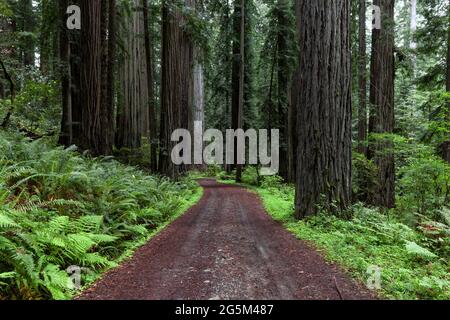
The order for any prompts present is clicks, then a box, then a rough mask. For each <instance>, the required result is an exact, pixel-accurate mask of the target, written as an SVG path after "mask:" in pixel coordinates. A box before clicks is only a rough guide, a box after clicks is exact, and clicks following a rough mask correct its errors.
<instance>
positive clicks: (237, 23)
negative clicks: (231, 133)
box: [231, 0, 245, 182]
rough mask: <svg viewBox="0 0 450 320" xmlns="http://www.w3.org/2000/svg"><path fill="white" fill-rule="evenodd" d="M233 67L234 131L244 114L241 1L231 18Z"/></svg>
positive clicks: (238, 177)
mask: <svg viewBox="0 0 450 320" xmlns="http://www.w3.org/2000/svg"><path fill="white" fill-rule="evenodd" d="M233 30H234V41H233V67H232V107H231V122H232V128H233V129H234V130H238V129H242V128H243V113H244V110H243V109H244V83H245V79H244V77H245V66H244V64H245V3H244V1H243V0H235V1H234V18H233ZM237 159H238V155H237V144H236V143H235V148H234V164H235V165H234V166H233V168H236V181H237V182H240V181H241V180H242V165H238V164H237Z"/></svg>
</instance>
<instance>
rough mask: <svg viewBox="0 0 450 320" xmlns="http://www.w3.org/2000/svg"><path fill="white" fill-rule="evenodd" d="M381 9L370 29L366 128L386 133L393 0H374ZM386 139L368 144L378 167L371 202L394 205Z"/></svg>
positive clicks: (390, 115) (389, 126) (390, 122)
mask: <svg viewBox="0 0 450 320" xmlns="http://www.w3.org/2000/svg"><path fill="white" fill-rule="evenodd" d="M374 5H377V6H379V7H380V9H381V29H373V34H372V57H371V70H370V72H371V76H370V78H371V79H370V82H371V83H370V105H371V109H370V117H369V132H370V133H375V134H390V133H393V131H394V1H392V0H375V1H374ZM389 140H390V139H389V138H387V139H384V138H381V139H380V137H378V138H376V139H375V141H374V142H373V143H371V145H370V148H369V157H371V158H374V159H375V162H376V164H377V165H378V168H379V177H378V178H379V179H378V186H379V190H378V192H377V196H376V199H374V200H375V204H376V205H379V206H381V207H385V208H393V207H394V206H395V164H394V155H393V150H392V147H393V146H392V142H390V141H389Z"/></svg>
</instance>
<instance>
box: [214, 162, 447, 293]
mask: <svg viewBox="0 0 450 320" xmlns="http://www.w3.org/2000/svg"><path fill="white" fill-rule="evenodd" d="M416 165H417V163H414V166H416ZM425 173H426V172H423V171H422V174H425ZM409 174H410V175H412V173H411V172H409ZM212 175H216V176H217V177H218V178H219V179H221V180H222V181H223V182H226V183H230V182H232V181H233V180H231V177H232V176H230V175H227V174H226V173H224V172H212ZM255 177H256V174H255V170H254V168H248V169H247V170H246V171H245V172H244V176H243V180H244V185H245V186H247V187H249V188H250V189H251V190H254V191H255V192H257V193H258V194H259V196H260V197H261V199H262V201H263V203H264V206H265V208H266V210H267V211H268V213H270V214H271V215H272V217H273V218H274V219H275V220H277V221H279V222H280V223H282V224H283V225H284V226H285V227H286V228H287V229H288V230H289V231H290V232H292V233H293V234H294V235H295V236H297V237H298V238H299V239H301V240H306V241H308V242H309V243H311V244H312V245H313V246H314V247H316V248H318V250H319V251H320V252H322V254H323V256H324V257H325V258H326V259H328V260H330V261H333V262H337V263H338V264H340V265H341V266H342V267H344V268H345V269H346V270H347V271H348V272H349V273H350V274H352V275H353V276H354V277H355V278H357V279H358V280H360V281H361V282H362V283H367V281H368V279H369V277H370V276H371V274H370V273H368V271H370V270H375V269H378V270H380V271H381V273H380V274H381V282H380V285H381V289H380V290H379V291H378V292H377V293H378V294H379V295H380V296H381V297H385V298H390V299H450V273H449V271H450V268H449V267H450V264H449V257H450V255H449V248H450V227H449V225H448V222H447V224H446V223H445V219H446V217H448V215H449V211H448V209H445V208H442V209H441V211H442V217H441V219H440V221H434V220H432V219H431V218H432V217H436V215H437V213H430V214H429V216H430V217H431V218H429V217H427V216H424V215H421V214H416V218H415V219H414V220H411V219H410V216H411V215H413V214H412V213H411V212H409V213H403V212H402V211H401V210H403V207H402V208H399V209H396V210H392V211H389V212H380V210H378V209H375V208H370V207H365V206H363V205H362V204H361V203H357V204H355V205H354V206H353V207H352V208H350V209H349V212H348V213H346V214H345V215H344V216H345V217H336V216H334V215H331V214H328V213H327V212H322V213H321V214H319V215H318V216H315V217H311V218H309V219H306V220H302V221H298V220H296V219H295V217H294V205H293V204H294V197H295V190H294V187H293V186H290V185H286V184H283V183H281V179H280V178H278V177H267V178H262V179H261V181H260V182H259V183H257V181H256V178H255ZM408 177H409V176H408ZM416 182H417V183H420V181H416ZM405 183H407V186H408V187H411V181H410V180H409V178H408V181H407V182H405ZM405 197H408V198H409V199H410V198H411V194H406V195H405ZM399 201H400V203H402V202H403V201H405V199H399ZM411 202H412V200H410V203H409V205H410V206H413V204H414V203H411ZM444 210H446V211H444ZM405 216H406V218H405ZM410 221H414V223H408V222H410Z"/></svg>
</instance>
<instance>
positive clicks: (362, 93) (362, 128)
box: [358, 0, 367, 155]
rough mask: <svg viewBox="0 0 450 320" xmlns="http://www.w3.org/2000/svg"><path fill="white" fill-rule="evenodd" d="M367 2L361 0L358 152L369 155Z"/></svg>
mask: <svg viewBox="0 0 450 320" xmlns="http://www.w3.org/2000/svg"><path fill="white" fill-rule="evenodd" d="M366 61H367V58H366V0H359V109H358V152H359V153H362V154H365V155H367V146H366V143H367V72H366V63H367V62H366Z"/></svg>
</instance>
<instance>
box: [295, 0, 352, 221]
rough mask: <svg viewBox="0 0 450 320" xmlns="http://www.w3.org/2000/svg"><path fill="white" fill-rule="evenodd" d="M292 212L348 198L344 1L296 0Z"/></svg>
mask: <svg viewBox="0 0 450 320" xmlns="http://www.w3.org/2000/svg"><path fill="white" fill-rule="evenodd" d="M298 1H299V6H300V8H299V14H300V16H299V19H300V22H301V28H300V61H299V62H300V63H299V68H300V80H299V83H298V89H299V96H298V101H297V105H298V123H297V130H298V159H297V168H298V175H297V178H296V180H297V181H296V216H297V218H304V217H307V216H310V215H314V214H316V213H317V212H318V206H319V205H320V206H321V207H322V208H325V209H329V210H335V209H336V210H342V209H345V208H346V207H347V206H348V205H349V204H350V201H351V151H352V150H351V143H352V138H351V136H352V128H351V112H352V111H351V110H352V108H351V63H350V60H351V54H350V0H333V1H329V0H314V1H311V0H298Z"/></svg>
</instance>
